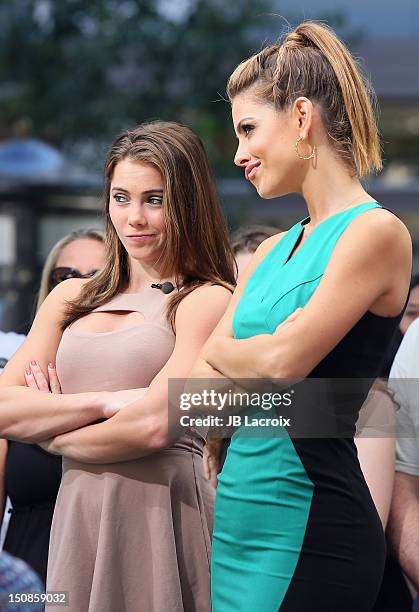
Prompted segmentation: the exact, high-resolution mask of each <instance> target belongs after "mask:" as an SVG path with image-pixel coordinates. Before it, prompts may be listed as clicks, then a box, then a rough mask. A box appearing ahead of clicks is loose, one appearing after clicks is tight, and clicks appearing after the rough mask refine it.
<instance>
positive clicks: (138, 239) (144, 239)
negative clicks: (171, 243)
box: [126, 234, 155, 242]
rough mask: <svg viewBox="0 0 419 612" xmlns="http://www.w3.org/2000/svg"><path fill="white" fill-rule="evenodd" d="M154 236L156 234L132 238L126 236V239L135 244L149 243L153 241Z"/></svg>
mask: <svg viewBox="0 0 419 612" xmlns="http://www.w3.org/2000/svg"><path fill="white" fill-rule="evenodd" d="M154 236H155V234H131V235H130V236H126V238H128V240H132V241H133V242H147V241H148V240H152V239H153V238H154Z"/></svg>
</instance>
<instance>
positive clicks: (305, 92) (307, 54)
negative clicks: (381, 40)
mask: <svg viewBox="0 0 419 612" xmlns="http://www.w3.org/2000/svg"><path fill="white" fill-rule="evenodd" d="M249 87H252V88H253V87H254V88H255V95H256V96H258V97H260V98H261V99H264V100H266V101H268V102H270V103H272V104H274V105H275V107H276V108H278V110H283V109H285V108H287V107H289V106H290V105H291V104H292V103H293V102H294V101H295V100H296V99H297V98H298V97H299V96H305V97H307V98H309V99H311V100H312V101H313V102H314V103H318V104H319V106H320V108H321V112H322V118H323V122H324V125H325V128H326V130H327V133H328V135H329V137H330V139H331V143H332V145H333V146H334V147H335V149H336V150H337V152H338V153H339V155H340V156H341V157H342V158H343V159H344V160H345V161H346V162H347V163H348V164H349V166H350V167H351V168H352V169H353V171H354V172H355V173H356V174H357V175H358V176H363V175H365V174H367V173H368V172H372V171H375V172H379V171H380V170H381V168H382V161H381V149H380V140H379V135H378V130H377V124H376V119H375V113H374V109H375V105H376V98H375V94H374V92H373V90H372V88H371V87H370V86H369V84H368V83H367V80H366V79H365V77H364V76H363V74H362V72H361V70H360V67H359V65H358V64H357V62H356V61H355V59H354V58H353V57H352V56H351V54H350V52H349V51H348V49H347V48H346V47H345V45H344V44H343V43H342V42H341V41H340V40H339V39H338V38H337V36H336V34H335V33H334V32H333V30H331V29H330V28H329V27H328V26H326V25H324V24H319V23H316V22H313V21H306V22H303V23H301V24H300V25H299V26H298V27H296V28H295V29H294V30H293V31H292V32H290V33H288V34H287V35H286V36H285V37H284V38H283V39H282V41H281V42H280V43H279V44H277V45H272V46H270V47H266V48H265V49H263V50H262V51H260V52H259V53H257V54H256V55H253V56H252V57H250V58H249V59H248V60H246V61H245V62H243V63H242V64H240V65H239V66H238V67H237V68H236V69H235V71H234V72H233V74H232V75H231V77H230V79H229V82H228V86H227V93H228V95H229V98H230V99H233V98H234V97H235V96H237V95H238V94H239V93H241V92H243V91H245V90H246V89H248V88H249Z"/></svg>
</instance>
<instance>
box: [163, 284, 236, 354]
mask: <svg viewBox="0 0 419 612" xmlns="http://www.w3.org/2000/svg"><path fill="white" fill-rule="evenodd" d="M231 295H232V294H231V291H229V290H228V289H226V288H225V287H223V286H222V285H210V284H209V283H208V284H205V285H202V286H201V287H197V288H196V289H194V291H191V293H189V294H188V295H187V296H185V297H184V298H183V300H182V301H181V302H180V304H179V306H178V308H177V310H176V317H175V328H176V337H177V338H178V337H179V336H182V337H183V336H185V335H186V336H187V337H190V336H191V335H192V336H195V340H199V339H201V340H202V342H205V341H206V340H207V338H208V336H209V335H210V334H211V332H212V331H213V330H214V328H215V326H216V325H217V324H218V323H219V321H220V319H221V318H222V316H223V315H224V313H225V311H226V309H227V307H228V304H229V302H230V300H231Z"/></svg>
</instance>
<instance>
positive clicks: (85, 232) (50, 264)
mask: <svg viewBox="0 0 419 612" xmlns="http://www.w3.org/2000/svg"><path fill="white" fill-rule="evenodd" d="M75 240H96V241H97V242H101V243H102V244H104V243H105V234H104V233H103V232H102V231H100V230H96V229H80V230H75V231H74V232H71V233H70V234H67V236H64V237H63V238H61V240H59V241H58V242H57V243H56V244H54V246H53V247H52V249H51V251H50V252H49V254H48V257H47V258H46V260H45V263H44V267H43V268H42V276H41V284H40V287H39V293H38V299H37V302H36V312H38V310H39V308H40V306H41V304H42V302H43V301H44V300H45V298H46V297H47V295H48V293H49V292H50V291H51V289H50V276H51V272H52V271H53V270H54V268H55V267H56V265H57V261H58V258H59V257H60V255H61V252H62V251H63V249H64V248H65V247H66V246H67V245H68V244H71V243H72V242H74V241H75Z"/></svg>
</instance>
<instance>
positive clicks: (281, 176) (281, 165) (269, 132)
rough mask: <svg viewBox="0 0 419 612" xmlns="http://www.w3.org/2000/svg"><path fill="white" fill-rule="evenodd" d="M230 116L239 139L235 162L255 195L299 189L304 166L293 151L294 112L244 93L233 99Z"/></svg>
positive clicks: (271, 196)
mask: <svg viewBox="0 0 419 612" xmlns="http://www.w3.org/2000/svg"><path fill="white" fill-rule="evenodd" d="M232 117H233V124H234V129H235V131H236V134H237V138H238V140H239V145H238V148H237V152H236V155H235V158H234V163H235V164H236V165H237V166H240V167H242V168H244V169H245V177H246V179H247V180H249V181H250V182H251V183H252V185H254V187H255V188H256V190H257V192H258V194H259V195H260V196H261V197H262V198H274V197H278V196H281V195H285V194H287V193H290V192H292V191H299V190H300V184H301V180H302V178H301V172H302V170H303V165H302V163H301V161H302V160H300V159H299V158H298V157H297V155H296V153H295V141H296V140H297V138H298V135H299V131H298V122H297V120H296V118H295V115H294V114H293V113H292V112H291V111H283V112H278V111H277V110H275V108H274V107H273V106H272V105H270V104H266V103H263V102H261V101H259V100H257V99H256V98H255V97H254V96H252V95H251V93H249V92H244V93H242V94H239V95H238V96H236V97H235V98H234V99H233V102H232ZM303 163H304V162H303Z"/></svg>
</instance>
